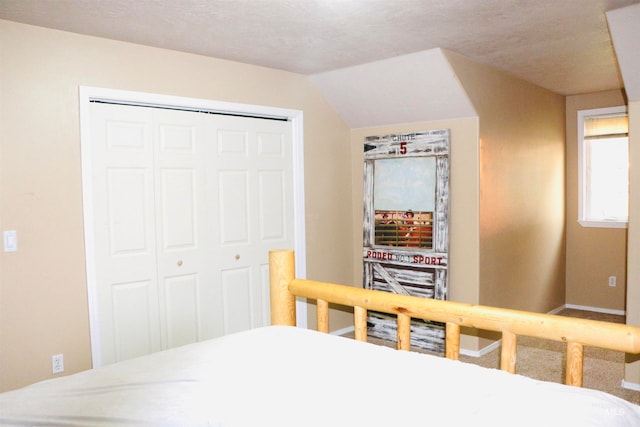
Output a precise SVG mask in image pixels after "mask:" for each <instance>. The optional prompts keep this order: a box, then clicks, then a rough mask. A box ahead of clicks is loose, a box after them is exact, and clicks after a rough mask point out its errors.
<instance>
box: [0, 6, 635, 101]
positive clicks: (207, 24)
mask: <svg viewBox="0 0 640 427" xmlns="http://www.w3.org/2000/svg"><path fill="white" fill-rule="evenodd" d="M636 3H640V0H471V1H470V0H136V1H131V0H0V19H6V20H11V21H16V22H21V23H26V24H32V25H38V26H43V27H48V28H54V29H59V30H64V31H70V32H75V33H80V34H86V35H92V36H98V37H105V38H110V39H115V40H121V41H126V42H132V43H138V44H143V45H148V46H155V47H161V48H167V49H173V50H180V51H185V52H191V53H195V54H200V55H207V56H212V57H216V58H223V59H230V60H234V61H240V62H244V63H249V64H255V65H260V66H265V67H271V68H276V69H281V70H287V71H291V72H295V73H302V74H308V75H311V74H317V73H323V72H327V71H332V70H336V69H341V68H345V67H350V66H354V65H358V64H364V63H368V62H372V61H378V60H382V59H387V58H392V57H396V56H401V55H406V54H411V53H417V52H422V51H427V50H431V49H434V48H444V49H447V50H450V51H453V52H456V53H458V54H461V55H464V56H466V57H469V58H471V59H475V60H477V61H480V62H484V63H488V64H491V65H493V66H495V67H497V68H499V69H502V70H504V71H506V72H509V73H511V74H513V75H515V76H518V77H520V78H522V79H524V80H527V81H529V82H531V83H534V84H537V85H539V86H542V87H544V88H546V89H549V90H552V91H554V92H556V93H559V94H563V95H570V94H578V93H587V92H595V91H600V90H607V89H613V88H620V87H622V86H623V83H622V79H621V75H620V71H619V67H618V64H617V61H616V55H615V52H614V49H613V45H612V41H611V36H610V33H609V29H608V26H607V20H606V17H605V12H606V11H609V10H612V9H617V8H621V7H624V6H627V5H631V4H636Z"/></svg>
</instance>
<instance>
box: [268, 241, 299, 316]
mask: <svg viewBox="0 0 640 427" xmlns="http://www.w3.org/2000/svg"><path fill="white" fill-rule="evenodd" d="M269 265H270V268H269V288H270V290H271V324H272V325H285V326H296V297H295V296H294V295H293V294H292V293H291V292H290V291H289V284H290V283H291V281H292V280H293V279H294V278H295V260H294V255H293V251H292V250H274V251H270V252H269Z"/></svg>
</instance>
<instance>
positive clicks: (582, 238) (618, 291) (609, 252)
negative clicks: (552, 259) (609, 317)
mask: <svg viewBox="0 0 640 427" xmlns="http://www.w3.org/2000/svg"><path fill="white" fill-rule="evenodd" d="M621 105H626V100H625V99H624V95H623V93H622V91H621V90H613V91H607V92H598V93H591V94H585V95H575V96H569V97H567V101H566V109H567V124H566V128H567V190H566V191H567V260H566V265H567V267H566V268H567V278H566V287H567V296H566V303H567V304H573V305H579V306H586V307H595V308H599V309H608V310H620V311H623V310H625V289H626V283H627V281H626V263H627V255H626V250H627V230H626V229H617V228H593V227H583V226H581V225H580V224H579V223H578V111H579V110H589V109H594V108H604V107H615V106H621ZM632 194H633V193H632ZM632 199H633V198H632ZM609 276H616V277H617V286H616V287H610V286H609V285H608V278H609Z"/></svg>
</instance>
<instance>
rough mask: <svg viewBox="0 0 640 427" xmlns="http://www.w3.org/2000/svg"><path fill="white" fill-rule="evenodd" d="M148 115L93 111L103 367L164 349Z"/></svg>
mask: <svg viewBox="0 0 640 427" xmlns="http://www.w3.org/2000/svg"><path fill="white" fill-rule="evenodd" d="M152 112H153V110H151V109H147V108H141V107H132V106H114V105H107V104H93V105H92V109H91V121H92V123H91V128H92V146H91V150H92V168H93V172H94V173H93V182H92V190H93V214H94V225H95V229H94V240H95V251H96V256H95V261H96V262H95V269H96V274H95V276H96V278H97V283H96V297H97V298H96V299H97V307H96V309H97V310H98V318H99V319H100V320H99V337H100V342H101V346H100V347H101V353H102V354H101V361H102V364H108V363H112V362H116V361H119V360H124V359H129V358H132V357H136V356H140V355H144V354H148V353H151V352H154V351H158V350H160V349H161V348H162V345H161V340H160V335H161V332H160V324H159V322H158V319H159V313H158V277H157V254H156V246H157V242H156V228H155V225H156V224H155V215H154V211H155V197H154V192H155V190H154V174H155V168H154V143H153V127H152Z"/></svg>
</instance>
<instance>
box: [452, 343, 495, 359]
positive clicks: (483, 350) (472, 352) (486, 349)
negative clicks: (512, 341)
mask: <svg viewBox="0 0 640 427" xmlns="http://www.w3.org/2000/svg"><path fill="white" fill-rule="evenodd" d="M500 345H502V340H498V341H494V342H492V343H491V344H489V345H488V346H486V347H483V348H481V349H480V350H467V349H464V348H461V349H460V354H463V355H465V356H470V357H482V356H484V355H485V354H487V353H491V352H492V351H493V350H495V349H496V348H498V347H500Z"/></svg>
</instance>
